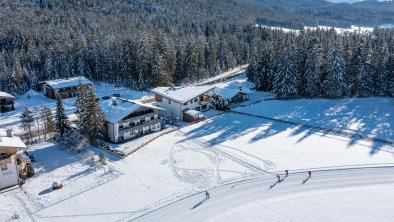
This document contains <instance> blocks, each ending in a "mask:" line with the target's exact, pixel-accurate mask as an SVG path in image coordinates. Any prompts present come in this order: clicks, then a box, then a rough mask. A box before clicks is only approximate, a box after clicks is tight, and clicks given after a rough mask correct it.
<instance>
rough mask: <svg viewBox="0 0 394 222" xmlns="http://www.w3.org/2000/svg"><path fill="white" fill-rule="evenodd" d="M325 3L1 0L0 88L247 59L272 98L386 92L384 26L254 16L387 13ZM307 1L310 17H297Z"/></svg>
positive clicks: (382, 17)
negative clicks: (338, 29)
mask: <svg viewBox="0 0 394 222" xmlns="http://www.w3.org/2000/svg"><path fill="white" fill-rule="evenodd" d="M299 2H304V3H305V4H301V6H302V7H299V8H303V9H305V7H306V6H305V5H306V4H308V2H310V0H295V1H292V4H296V3H297V4H298V3H299ZM315 2H316V1H315ZM322 2H323V1H322ZM375 3H376V2H375ZM326 4H328V3H324V4H323V5H324V6H325V8H321V10H318V11H316V10H313V9H314V8H316V7H317V6H316V4H310V8H308V10H307V9H305V10H298V12H297V13H296V14H295V13H285V12H286V10H290V9H289V6H286V1H257V0H198V1H183V0H171V1H162V0H145V1H142V0H21V1H14V0H2V1H0V27H1V30H0V88H1V90H2V91H7V92H9V93H12V94H14V95H17V94H21V93H24V92H26V91H27V90H29V89H31V88H35V87H36V85H37V83H38V82H40V81H42V80H46V79H55V78H65V77H71V76H79V75H83V76H86V77H88V78H90V79H92V80H96V81H104V82H109V83H113V84H118V85H124V86H126V87H130V88H133V89H138V90H143V89H148V88H151V87H155V86H163V85H169V84H176V85H180V84H187V83H193V82H196V81H199V80H201V79H204V78H207V77H211V76H215V75H217V74H219V73H220V72H221V71H225V70H227V69H229V68H232V67H235V66H238V65H241V64H246V63H249V64H250V66H249V68H248V73H247V74H248V78H249V79H250V80H251V81H253V82H255V83H256V85H257V88H258V89H260V90H266V91H273V92H275V93H276V94H277V95H278V97H280V98H291V97H318V96H324V97H341V96H370V95H379V96H393V94H394V89H393V86H394V77H393V67H394V65H393V59H394V58H393V56H394V46H393V45H394V44H393V41H394V40H393V39H394V31H393V30H392V29H376V30H375V31H374V32H372V33H368V34H357V33H348V34H345V35H338V34H337V33H335V32H334V31H333V30H316V31H310V30H304V31H302V32H300V33H295V32H294V33H289V32H287V33H286V32H282V31H279V30H271V29H268V28H261V27H257V26H256V25H255V24H256V23H261V22H264V21H268V20H269V19H271V20H269V21H268V23H274V24H276V23H275V22H276V21H278V22H279V23H280V24H282V25H283V26H292V25H293V24H294V21H297V22H298V23H297V25H296V26H298V25H299V24H303V25H308V24H311V22H312V23H313V24H315V23H316V24H332V25H335V24H338V25H342V24H345V25H348V24H357V25H362V24H361V23H362V22H363V21H362V19H358V17H357V16H358V13H360V10H361V11H362V12H363V14H364V16H363V19H366V20H368V21H369V22H374V23H373V25H377V24H379V23H390V22H393V21H394V18H393V16H394V13H390V12H394V7H393V3H392V2H391V3H389V2H387V3H376V4H374V6H373V7H366V6H365V8H368V10H369V11H370V13H369V14H367V13H366V12H365V11H363V7H364V5H363V4H367V3H363V4H361V3H360V4H357V5H354V6H350V5H346V7H347V8H348V10H335V7H337V9H339V8H341V9H342V8H344V6H343V5H340V6H336V5H334V4H328V5H327V6H326ZM371 4H372V3H371ZM346 7H345V8H346ZM323 9H324V10H323ZM310 10H313V11H314V12H315V13H317V14H314V15H313V16H314V17H315V18H316V19H315V20H314V21H311V20H310V19H309V20H308V21H307V22H306V23H302V22H301V21H303V18H306V17H310ZM275 11H276V12H280V13H274V12H275ZM329 11H336V13H333V16H331V17H326V16H325V15H326V14H327V12H329ZM341 11H343V15H346V16H341V15H340V14H338V13H340V12H341ZM382 11H384V12H385V13H378V12H382ZM319 13H320V14H319ZM279 15H282V16H281V17H278V16H279ZM352 15H354V16H352ZM267 19H268V20H267ZM320 21H322V22H320ZM357 22H359V23H357Z"/></svg>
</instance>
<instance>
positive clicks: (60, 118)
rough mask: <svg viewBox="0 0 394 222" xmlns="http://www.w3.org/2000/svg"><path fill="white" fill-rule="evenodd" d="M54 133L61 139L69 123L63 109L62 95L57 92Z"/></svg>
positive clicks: (68, 127) (68, 128)
mask: <svg viewBox="0 0 394 222" xmlns="http://www.w3.org/2000/svg"><path fill="white" fill-rule="evenodd" d="M55 125H56V134H57V137H58V139H59V140H61V141H62V140H63V139H64V136H65V135H66V133H67V131H68V130H70V128H71V124H70V121H69V120H68V116H67V115H66V113H65V111H64V106H63V102H62V97H61V96H60V95H59V94H58V95H57V99H56V114H55Z"/></svg>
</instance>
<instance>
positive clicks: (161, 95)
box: [151, 86, 215, 121]
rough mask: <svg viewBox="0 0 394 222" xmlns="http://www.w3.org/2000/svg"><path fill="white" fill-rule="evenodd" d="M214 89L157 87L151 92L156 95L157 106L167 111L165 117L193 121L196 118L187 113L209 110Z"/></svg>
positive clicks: (201, 87) (209, 87)
mask: <svg viewBox="0 0 394 222" xmlns="http://www.w3.org/2000/svg"><path fill="white" fill-rule="evenodd" d="M214 88H215V87H214V86H192V87H183V88H177V87H157V88H154V89H152V90H151V92H152V93H154V94H155V105H156V106H158V107H161V108H164V109H165V111H164V112H163V116H165V117H167V118H174V119H179V120H185V121H191V119H195V118H191V117H190V116H189V115H188V114H187V113H186V112H187V111H189V110H195V111H200V112H203V111H206V110H209V109H210V105H211V104H210V97H211V96H212V94H213V92H214ZM189 113H190V112H189Z"/></svg>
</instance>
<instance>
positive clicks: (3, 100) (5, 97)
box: [0, 91, 16, 112]
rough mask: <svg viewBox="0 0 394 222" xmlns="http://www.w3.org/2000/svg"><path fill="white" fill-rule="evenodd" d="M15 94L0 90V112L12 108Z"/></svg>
mask: <svg viewBox="0 0 394 222" xmlns="http://www.w3.org/2000/svg"><path fill="white" fill-rule="evenodd" d="M15 99H16V98H15V96H13V95H10V94H8V93H6V92H1V91H0V112H6V111H10V110H14V100H15Z"/></svg>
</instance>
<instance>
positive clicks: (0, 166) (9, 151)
mask: <svg viewBox="0 0 394 222" xmlns="http://www.w3.org/2000/svg"><path fill="white" fill-rule="evenodd" d="M24 149H26V145H25V144H24V143H23V142H22V140H21V139H20V138H18V137H12V136H0V190H1V189H4V188H7V187H11V186H14V185H17V184H19V172H18V165H17V156H16V152H17V151H19V150H24Z"/></svg>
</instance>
